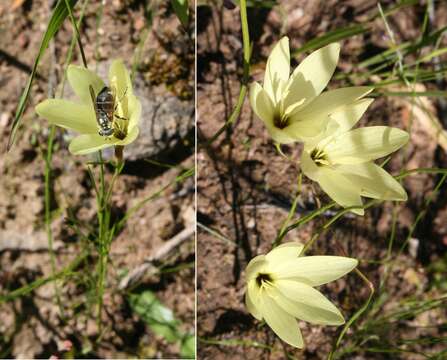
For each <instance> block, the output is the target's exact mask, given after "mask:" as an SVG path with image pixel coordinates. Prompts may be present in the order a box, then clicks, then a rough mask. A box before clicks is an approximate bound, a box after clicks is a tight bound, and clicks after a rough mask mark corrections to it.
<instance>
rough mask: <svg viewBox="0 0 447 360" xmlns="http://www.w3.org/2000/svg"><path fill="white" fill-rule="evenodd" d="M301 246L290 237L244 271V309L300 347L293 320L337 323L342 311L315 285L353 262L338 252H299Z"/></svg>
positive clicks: (340, 321) (347, 269) (342, 272)
mask: <svg viewBox="0 0 447 360" xmlns="http://www.w3.org/2000/svg"><path fill="white" fill-rule="evenodd" d="M302 251H303V245H301V244H299V243H295V242H289V243H285V244H282V245H280V246H277V247H276V248H274V249H273V250H271V251H270V252H269V253H268V254H266V255H259V256H256V257H255V258H253V259H252V260H251V261H250V262H249V263H248V265H247V268H246V270H245V275H246V281H247V289H246V293H245V303H246V307H247V309H248V311H249V312H250V313H251V314H252V315H253V316H254V317H255V318H256V319H258V320H265V322H266V323H267V325H268V326H270V328H271V329H272V330H273V331H274V332H275V333H276V335H278V337H279V338H280V339H281V340H283V341H285V342H286V343H288V344H290V345H292V346H295V347H297V348H302V347H303V346H304V341H303V337H302V335H301V332H300V329H299V326H298V322H297V320H296V319H300V320H303V321H307V322H310V323H312V324H319V325H341V324H343V323H344V322H345V320H344V318H343V315H342V314H341V313H340V311H339V310H338V309H337V308H336V307H335V305H334V304H332V303H331V302H330V301H329V300H328V299H327V298H326V297H325V296H324V295H323V294H321V293H320V292H319V291H318V290H316V289H315V288H314V287H315V286H319V285H323V284H326V283H328V282H330V281H334V280H336V279H338V278H340V277H342V276H343V275H345V274H347V273H348V272H350V271H351V270H352V269H354V268H355V267H356V266H357V263H358V261H357V260H356V259H351V258H347V257H341V256H300V255H301V253H302Z"/></svg>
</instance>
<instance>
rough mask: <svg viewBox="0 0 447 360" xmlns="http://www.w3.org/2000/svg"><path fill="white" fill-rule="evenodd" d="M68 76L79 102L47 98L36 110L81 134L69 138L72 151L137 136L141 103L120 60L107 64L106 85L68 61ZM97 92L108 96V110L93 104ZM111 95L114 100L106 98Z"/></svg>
mask: <svg viewBox="0 0 447 360" xmlns="http://www.w3.org/2000/svg"><path fill="white" fill-rule="evenodd" d="M67 78H68V82H69V83H70V86H71V87H72V89H73V91H74V92H75V94H76V95H77V96H78V98H79V100H80V102H73V101H68V100H63V99H47V100H44V101H43V102H41V103H40V104H38V105H37V106H36V112H37V113H38V114H39V115H40V116H42V117H43V118H45V119H47V120H48V122H49V123H50V124H53V125H57V126H60V127H63V128H66V129H71V130H74V131H76V132H78V133H79V134H80V135H78V136H76V137H75V138H74V139H73V140H72V141H71V142H70V145H69V150H70V152H71V153H72V154H75V155H83V154H88V153H91V152H94V151H98V150H101V149H104V148H107V147H110V146H116V147H117V148H120V147H122V146H125V145H128V144H130V143H131V142H133V141H134V140H135V139H136V138H137V136H138V132H139V130H138V122H139V120H140V116H141V103H140V101H139V100H138V99H137V97H136V96H135V95H134V94H133V89H132V83H131V81H130V77H129V73H128V72H127V69H126V68H125V66H124V64H123V62H122V61H121V60H115V61H113V63H112V65H111V66H110V69H109V85H108V88H106V85H105V84H104V82H103V81H102V79H101V78H99V77H98V75H96V74H95V73H93V72H91V71H90V70H88V69H86V68H84V67H81V66H75V65H70V66H69V67H68V70H67ZM90 88H91V89H92V91H90ZM100 93H101V94H102V96H103V99H105V100H107V104H106V105H104V106H109V108H108V109H109V112H107V113H105V112H104V111H102V110H103V109H102V108H98V107H97V106H96V105H97V104H96V102H97V101H96V100H97V97H98V95H99V94H100ZM92 97H94V99H92ZM112 98H113V102H109V101H108V100H109V99H112ZM93 100H95V101H93ZM95 109H96V111H95Z"/></svg>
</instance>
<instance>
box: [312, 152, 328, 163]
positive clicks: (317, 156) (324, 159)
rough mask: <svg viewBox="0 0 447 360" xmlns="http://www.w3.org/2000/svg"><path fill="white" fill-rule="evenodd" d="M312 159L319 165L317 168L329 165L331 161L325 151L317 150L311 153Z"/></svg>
mask: <svg viewBox="0 0 447 360" xmlns="http://www.w3.org/2000/svg"><path fill="white" fill-rule="evenodd" d="M310 157H311V159H312V160H313V161H314V162H315V164H317V166H323V165H329V160H328V156H327V154H326V153H325V152H324V150H321V149H318V148H315V149H313V150H312V152H311V153H310Z"/></svg>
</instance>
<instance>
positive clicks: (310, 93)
mask: <svg viewBox="0 0 447 360" xmlns="http://www.w3.org/2000/svg"><path fill="white" fill-rule="evenodd" d="M317 95H318V93H317V92H316V90H315V88H314V85H313V84H312V82H311V81H310V80H306V79H305V78H304V76H303V74H301V73H298V74H295V75H294V76H293V77H291V78H290V79H289V82H288V83H287V85H286V89H285V90H284V94H283V96H284V99H283V108H284V109H285V110H288V108H290V107H291V106H293V105H294V104H297V103H299V104H300V105H299V106H298V107H297V109H296V110H295V112H296V111H299V110H300V109H302V108H303V107H304V106H306V104H308V103H309V102H310V101H312V100H313V99H314V98H315V97H316V96H317Z"/></svg>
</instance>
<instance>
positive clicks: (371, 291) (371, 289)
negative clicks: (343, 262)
mask: <svg viewBox="0 0 447 360" xmlns="http://www.w3.org/2000/svg"><path fill="white" fill-rule="evenodd" d="M355 272H356V273H357V275H358V276H359V277H360V278H361V279H362V280H363V281H364V282H365V283H366V284H367V285H368V288H369V296H368V299H367V300H366V302H365V303H364V304H363V305H362V307H361V308H360V309H358V310H357V311H356V312H355V314H354V315H352V316H351V318H350V319H349V320H348V321H347V322H346V324H345V326H344V327H343V330H342V331H341V333H340V335H339V336H338V338H337V341H336V342H335V344H334V346H333V347H332V350H331V352H330V353H329V356H328V360H332V359H333V356H334V354H335V352H336V350H337V348H338V347H339V346H340V344H341V341H342V339H343V337H344V336H345V335H346V332H347V331H348V330H349V328H350V327H351V325H352V324H353V323H354V322H355V321H356V320H357V319H358V318H359V317H360V316H361V315H362V314H363V313H364V312H365V311H366V310H367V309H368V307H369V304H370V303H371V300H372V298H373V296H374V285H373V283H372V282H371V281H370V280H369V279H368V278H367V277H366V276H365V275H364V274H363V273H362V272H361V271H360V270H359V269H358V268H356V269H355Z"/></svg>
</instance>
